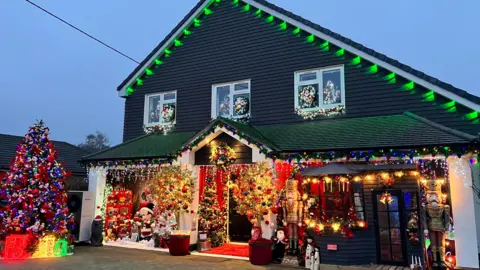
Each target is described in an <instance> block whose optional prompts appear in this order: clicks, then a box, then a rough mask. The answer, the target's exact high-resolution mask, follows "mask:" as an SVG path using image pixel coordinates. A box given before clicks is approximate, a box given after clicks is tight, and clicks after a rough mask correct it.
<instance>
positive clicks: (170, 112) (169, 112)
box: [162, 105, 175, 122]
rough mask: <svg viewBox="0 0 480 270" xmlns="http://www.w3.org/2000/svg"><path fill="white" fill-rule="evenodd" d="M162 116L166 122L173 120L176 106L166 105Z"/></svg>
mask: <svg viewBox="0 0 480 270" xmlns="http://www.w3.org/2000/svg"><path fill="white" fill-rule="evenodd" d="M162 118H163V121H164V122H171V121H173V119H174V118H175V107H174V106H171V105H166V106H164V107H163V110H162Z"/></svg>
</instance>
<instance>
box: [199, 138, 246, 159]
mask: <svg viewBox="0 0 480 270" xmlns="http://www.w3.org/2000/svg"><path fill="white" fill-rule="evenodd" d="M221 142H225V143H226V144H228V146H230V147H231V148H232V149H233V150H234V151H235V157H236V158H237V159H236V160H235V164H250V163H252V148H250V147H248V146H246V145H245V144H243V143H242V142H240V141H238V140H236V139H234V138H233V137H231V136H230V135H228V134H225V133H222V134H220V135H219V136H218V137H216V138H215V139H213V140H212V141H211V142H210V145H219V144H220V143H221ZM210 145H208V144H207V145H205V146H204V147H202V148H201V149H200V150H198V151H197V152H195V165H214V163H212V162H210V155H211V154H212V147H211V146H210Z"/></svg>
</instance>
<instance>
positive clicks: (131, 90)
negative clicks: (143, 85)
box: [127, 87, 135, 96]
mask: <svg viewBox="0 0 480 270" xmlns="http://www.w3.org/2000/svg"><path fill="white" fill-rule="evenodd" d="M133 92H135V90H133V88H132V87H128V88H127V96H130V95H131V94H133Z"/></svg>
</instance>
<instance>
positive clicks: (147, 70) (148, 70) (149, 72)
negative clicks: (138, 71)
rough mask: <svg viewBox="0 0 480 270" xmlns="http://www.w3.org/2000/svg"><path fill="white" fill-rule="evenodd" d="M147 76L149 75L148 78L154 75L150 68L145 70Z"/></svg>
mask: <svg viewBox="0 0 480 270" xmlns="http://www.w3.org/2000/svg"><path fill="white" fill-rule="evenodd" d="M145 74H147V76H151V75H153V71H152V70H151V69H149V68H147V69H145Z"/></svg>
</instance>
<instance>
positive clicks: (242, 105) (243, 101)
mask: <svg viewBox="0 0 480 270" xmlns="http://www.w3.org/2000/svg"><path fill="white" fill-rule="evenodd" d="M249 107H250V103H249V100H248V98H246V97H242V96H239V97H236V98H235V102H234V103H233V108H234V110H235V113H236V114H238V115H244V114H246V113H248V110H249Z"/></svg>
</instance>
